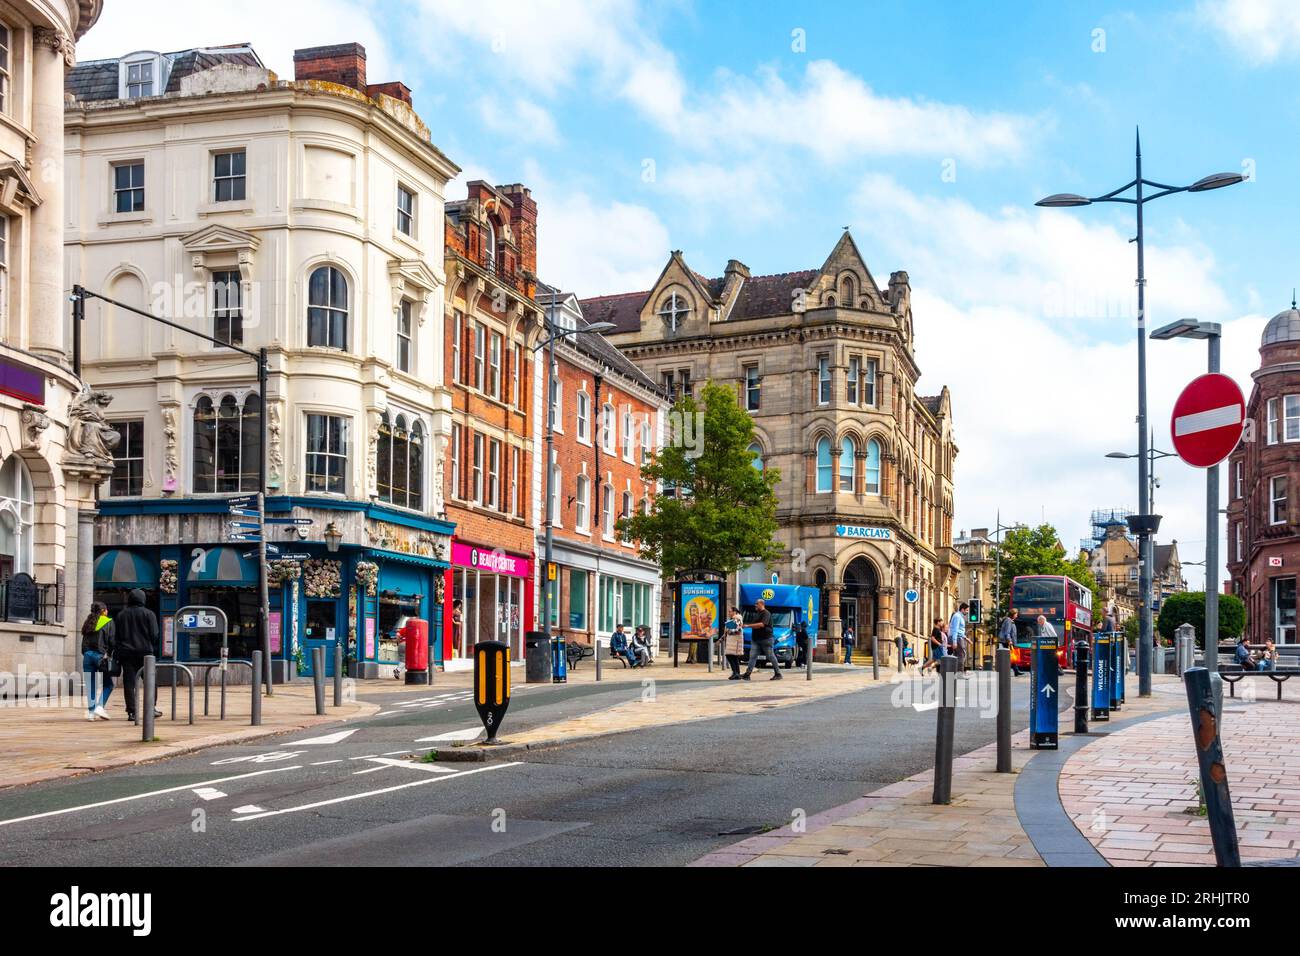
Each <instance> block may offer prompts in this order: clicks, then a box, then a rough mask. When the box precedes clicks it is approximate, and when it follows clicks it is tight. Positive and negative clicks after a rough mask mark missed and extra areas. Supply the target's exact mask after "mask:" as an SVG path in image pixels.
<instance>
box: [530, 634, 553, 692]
mask: <svg viewBox="0 0 1300 956" xmlns="http://www.w3.org/2000/svg"><path fill="white" fill-rule="evenodd" d="M524 680H525V682H526V683H529V684H549V683H550V682H551V639H550V638H549V637H547V636H546V632H545V631H526V632H525V633H524Z"/></svg>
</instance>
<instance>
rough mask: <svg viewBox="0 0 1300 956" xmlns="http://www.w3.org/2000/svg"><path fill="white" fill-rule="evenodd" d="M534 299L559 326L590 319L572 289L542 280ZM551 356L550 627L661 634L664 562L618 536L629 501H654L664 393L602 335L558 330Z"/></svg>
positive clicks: (539, 435) (539, 433)
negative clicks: (653, 463) (650, 479)
mask: <svg viewBox="0 0 1300 956" xmlns="http://www.w3.org/2000/svg"><path fill="white" fill-rule="evenodd" d="M537 298H538V304H539V306H540V307H541V308H543V309H546V310H548V311H549V312H550V315H551V322H552V324H553V326H555V327H558V328H563V329H568V330H575V329H580V328H582V327H583V325H584V324H585V322H584V320H583V316H582V309H581V307H580V305H579V303H578V299H577V297H576V296H574V295H572V294H570V293H565V292H561V291H559V290H555V289H551V288H549V287H547V286H542V287H540V289H539V291H538V296H537ZM555 359H556V366H557V385H556V396H555V403H556V409H557V412H556V416H555V434H554V441H555V480H554V482H553V486H552V487H553V499H554V512H553V515H554V527H553V529H552V534H553V538H554V563H555V565H556V578H555V580H554V581H551V582H549V585H548V586H549V587H550V588H551V589H552V592H551V593H552V602H551V608H552V611H551V627H552V630H553V631H559V632H561V633H563V634H564V635H565V637H566V638H567V639H568V640H576V641H579V642H582V643H586V644H590V643H592V642H593V640H594V639H595V638H596V636H599V637H601V638H602V639H607V638H608V637H609V635H610V634H611V633H612V632H613V630H614V628H615V626H616V625H618V624H623V625H625V626H626V628H627V630H628V633H629V634H630V633H631V632H632V630H633V629H634V628H635V627H637V626H639V625H645V626H647V627H649V628H650V633H651V634H652V635H657V634H658V631H659V602H660V596H661V595H660V590H661V588H660V576H659V567H658V565H657V564H655V563H654V562H650V561H645V560H643V559H641V558H640V557H639V556H638V553H637V546H636V542H634V541H626V540H622V539H621V538H620V537H619V535H618V533H617V532H616V530H615V524H616V522H617V521H618V519H619V518H621V517H625V516H628V515H630V514H632V512H633V510H640V511H646V510H648V509H649V507H650V502H651V501H652V500H653V496H654V491H655V489H654V487H653V485H651V484H649V483H647V482H645V481H643V480H642V478H641V466H642V464H643V462H646V461H648V460H649V458H650V456H651V455H652V454H653V453H654V451H655V449H657V448H658V447H659V445H660V443H661V439H662V429H663V417H664V414H665V413H666V411H667V408H668V402H667V399H666V396H665V395H664V394H663V393H662V392H661V391H660V390H659V389H658V388H657V387H656V385H655V383H654V382H653V381H652V380H651V379H650V378H648V377H647V376H646V375H645V374H644V373H642V372H641V371H640V370H639V369H638V368H637V367H636V366H635V365H633V364H632V363H631V362H630V361H628V359H627V358H625V357H624V356H623V354H622V353H621V352H619V350H618V349H616V348H615V347H614V346H613V345H611V344H610V343H609V342H607V341H606V340H605V339H604V338H603V337H602V336H600V335H595V334H592V333H582V332H577V333H576V334H573V335H568V336H564V337H563V338H560V339H559V340H558V341H557V344H556V349H555ZM541 369H542V370H543V371H544V369H545V365H544V364H543V365H542V366H541ZM539 386H540V388H542V389H544V388H545V384H544V383H539ZM538 394H539V395H540V394H541V393H540V391H539V393H538ZM542 418H543V416H541V415H538V416H536V421H535V422H534V426H535V429H536V440H537V448H538V455H539V456H541V459H542V460H544V456H545V454H546V452H545V439H546V435H545V431H544V426H545V422H543V421H542ZM544 488H545V485H544V483H542V482H540V481H539V488H538V492H537V502H538V518H539V523H538V537H537V552H538V558H539V561H543V560H544V555H545V540H546V527H545V517H546V511H545V501H544V500H543V498H542V495H544V494H545V490H544ZM538 600H539V601H541V600H542V595H541V592H540V587H539V593H538ZM538 617H539V620H540V618H541V605H539V609H538ZM652 643H653V642H652Z"/></svg>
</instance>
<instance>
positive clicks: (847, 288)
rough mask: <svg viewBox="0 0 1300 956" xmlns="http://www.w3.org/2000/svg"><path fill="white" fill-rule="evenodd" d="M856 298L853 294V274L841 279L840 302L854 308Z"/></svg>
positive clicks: (846, 306)
mask: <svg viewBox="0 0 1300 956" xmlns="http://www.w3.org/2000/svg"><path fill="white" fill-rule="evenodd" d="M856 299H857V297H856V296H854V294H853V276H845V277H844V278H843V279H841V280H840V304H841V305H843V306H844V307H845V308H852V307H853V303H854V302H855V301H856Z"/></svg>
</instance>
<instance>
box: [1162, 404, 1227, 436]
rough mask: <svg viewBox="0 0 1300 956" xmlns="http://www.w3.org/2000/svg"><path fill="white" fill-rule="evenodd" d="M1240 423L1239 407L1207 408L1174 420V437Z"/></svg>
mask: <svg viewBox="0 0 1300 956" xmlns="http://www.w3.org/2000/svg"><path fill="white" fill-rule="evenodd" d="M1240 421H1241V406H1240V405H1235V404H1234V405H1224V406H1223V407H1222V408H1209V409H1206V410H1205V411H1203V412H1195V413H1193V414H1191V415H1179V416H1178V417H1177V418H1175V419H1174V434H1175V435H1193V434H1195V433H1196V432H1208V431H1209V430H1210V429H1212V428H1223V427H1224V426H1225V425H1236V424H1237V423H1238V422H1240Z"/></svg>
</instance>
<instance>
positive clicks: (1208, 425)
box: [1169, 372, 1246, 468]
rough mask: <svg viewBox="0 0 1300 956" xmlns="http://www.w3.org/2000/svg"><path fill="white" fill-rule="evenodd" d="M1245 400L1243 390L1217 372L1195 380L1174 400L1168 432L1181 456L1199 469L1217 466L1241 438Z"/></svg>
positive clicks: (1175, 449)
mask: <svg viewBox="0 0 1300 956" xmlns="http://www.w3.org/2000/svg"><path fill="white" fill-rule="evenodd" d="M1245 422H1246V400H1245V398H1243V397H1242V394H1241V389H1240V388H1239V387H1238V386H1237V383H1236V382H1234V381H1233V380H1232V379H1230V378H1229V377H1228V376H1226V375H1220V374H1218V373H1217V372H1215V373H1212V374H1209V375H1202V376H1201V377H1200V378H1197V379H1193V380H1192V383H1191V384H1190V385H1188V386H1187V387H1186V388H1185V389H1183V393H1182V394H1181V395H1179V396H1178V401H1176V402H1174V414H1173V416H1172V417H1171V418H1170V421H1169V432H1170V434H1171V435H1173V437H1174V451H1176V452H1178V457H1179V458H1181V459H1182V460H1183V461H1185V462H1187V464H1189V465H1193V466H1195V467H1197V468H1209V467H1210V466H1211V465H1217V464H1218V463H1219V462H1221V461H1223V459H1225V458H1227V457H1228V455H1230V454H1231V453H1232V450H1233V449H1234V448H1236V447H1237V442H1239V441H1241V432H1242V429H1243V428H1245Z"/></svg>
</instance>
